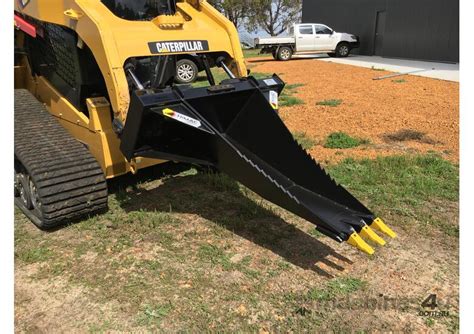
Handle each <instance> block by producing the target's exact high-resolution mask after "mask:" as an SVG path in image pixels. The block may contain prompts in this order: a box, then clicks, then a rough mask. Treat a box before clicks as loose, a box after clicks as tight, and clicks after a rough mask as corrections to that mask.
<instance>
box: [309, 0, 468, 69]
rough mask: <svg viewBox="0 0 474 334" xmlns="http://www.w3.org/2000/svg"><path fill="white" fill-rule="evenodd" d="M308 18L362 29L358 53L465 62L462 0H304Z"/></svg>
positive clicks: (345, 28) (355, 31) (340, 28)
mask: <svg viewBox="0 0 474 334" xmlns="http://www.w3.org/2000/svg"><path fill="white" fill-rule="evenodd" d="M303 22H305V23H324V24H326V25H328V26H330V27H332V28H333V29H335V30H336V31H341V32H348V33H352V34H355V35H358V36H359V37H360V39H361V46H360V48H359V50H357V51H356V50H354V51H355V52H354V53H359V54H363V55H378V56H382V57H393V58H407V59H421V60H432V61H442V62H455V63H457V62H459V0H303Z"/></svg>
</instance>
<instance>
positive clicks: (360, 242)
mask: <svg viewBox="0 0 474 334" xmlns="http://www.w3.org/2000/svg"><path fill="white" fill-rule="evenodd" d="M347 243H348V244H349V245H351V246H354V247H356V248H358V249H360V250H361V251H363V252H364V253H367V254H369V255H372V254H374V253H375V251H374V249H373V248H372V247H370V246H369V244H367V243H366V242H365V241H364V239H362V238H361V237H360V235H359V234H357V232H354V233H352V234H351V236H350V237H349V239H348V240H347Z"/></svg>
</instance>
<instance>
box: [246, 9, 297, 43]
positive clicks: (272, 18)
mask: <svg viewBox="0 0 474 334" xmlns="http://www.w3.org/2000/svg"><path fill="white" fill-rule="evenodd" d="M249 12H251V13H252V15H248V21H247V27H248V29H249V30H251V31H255V30H257V29H258V28H263V29H264V30H265V31H266V32H267V33H268V34H269V35H270V36H277V35H280V34H281V33H283V32H285V31H286V30H287V28H288V27H289V26H290V25H291V24H293V23H296V21H298V20H299V19H300V17H301V0H253V1H252V2H251V8H250V9H249Z"/></svg>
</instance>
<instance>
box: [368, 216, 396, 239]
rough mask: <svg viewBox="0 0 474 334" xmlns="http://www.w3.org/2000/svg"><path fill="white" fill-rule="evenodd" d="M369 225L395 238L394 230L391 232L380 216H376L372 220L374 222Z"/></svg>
mask: <svg viewBox="0 0 474 334" xmlns="http://www.w3.org/2000/svg"><path fill="white" fill-rule="evenodd" d="M370 226H371V227H373V228H374V229H376V230H379V231H380V232H382V233H385V234H386V235H388V236H389V237H390V238H395V237H396V236H397V234H396V233H395V232H393V230H392V229H391V228H390V227H388V226H387V225H385V223H384V222H383V220H382V219H380V218H376V219H375V220H374V222H373V223H372V225H370Z"/></svg>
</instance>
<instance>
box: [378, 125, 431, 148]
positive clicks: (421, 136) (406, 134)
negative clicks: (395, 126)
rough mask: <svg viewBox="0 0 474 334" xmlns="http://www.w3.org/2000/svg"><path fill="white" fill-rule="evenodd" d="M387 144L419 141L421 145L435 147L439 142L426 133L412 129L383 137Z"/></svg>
mask: <svg viewBox="0 0 474 334" xmlns="http://www.w3.org/2000/svg"><path fill="white" fill-rule="evenodd" d="M383 139H384V140H385V142H388V143H391V142H406V141H417V142H420V143H426V144H431V145H435V144H437V143H439V142H437V141H436V140H433V139H431V138H430V137H428V136H427V135H426V133H423V132H420V131H415V130H411V129H402V130H400V131H397V132H395V133H387V134H385V135H384V136H383Z"/></svg>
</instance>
